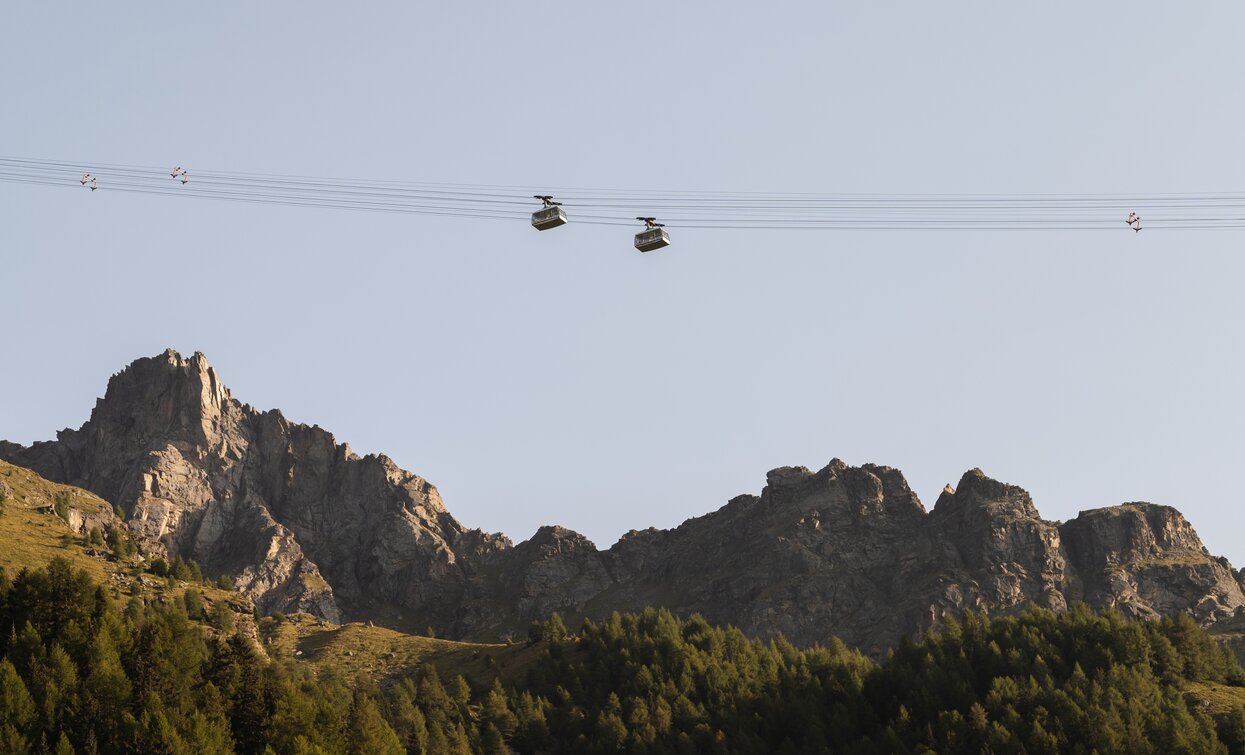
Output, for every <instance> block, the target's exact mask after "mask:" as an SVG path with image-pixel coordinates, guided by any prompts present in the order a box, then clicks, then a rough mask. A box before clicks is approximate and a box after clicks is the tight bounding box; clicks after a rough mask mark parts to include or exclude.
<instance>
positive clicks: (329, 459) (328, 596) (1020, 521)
mask: <svg viewBox="0 0 1245 755" xmlns="http://www.w3.org/2000/svg"><path fill="white" fill-rule="evenodd" d="M0 458H2V459H5V460H6V461H9V462H11V463H14V464H19V465H22V466H27V467H30V468H31V469H34V470H35V471H36V472H38V473H39V474H41V475H43V476H44V477H47V478H49V479H51V480H54V481H56V482H60V483H65V484H71V485H77V486H79V487H83V488H86V489H88V490H91V491H92V492H94V493H96V494H97V495H99V496H101V497H102V498H104V499H106V500H109V501H111V502H114V503H117V504H119V505H121V506H122V508H123V509H124V512H125V514H126V520H127V523H128V525H129V527H130V529H131V530H132V531H133V532H134V534H135V535H136V536H137V537H140V538H142V539H144V541H146V542H147V543H149V544H150V546H151V547H153V548H155V549H156V550H164V551H166V552H167V553H168V554H170V555H182V556H183V557H186V558H194V559H196V560H197V561H198V562H199V563H200V564H202V565H203V567H204V569H205V570H206V571H207V572H208V573H210V574H228V575H230V576H231V577H232V578H233V579H234V582H235V584H236V585H237V586H238V588H239V589H240V590H241V591H242V592H243V593H245V594H247V595H248V596H249V597H251V598H252V600H254V601H255V603H256V604H257V605H258V606H259V607H260V609H261V610H264V611H273V610H281V611H287V612H289V611H300V610H301V611H307V612H309V613H312V614H315V615H319V616H321V617H323V618H325V619H328V620H329V621H333V622H335V623H340V622H341V621H342V620H343V619H347V618H364V617H367V618H377V619H379V620H381V621H389V622H390V623H393V624H394V625H397V626H402V627H405V628H408V629H409V628H418V629H422V628H423V627H424V626H432V627H433V628H435V629H436V630H437V632H438V634H439V635H442V636H449V637H457V638H463V639H490V640H495V639H497V638H498V637H504V636H514V635H516V634H519V633H521V632H522V631H523V629H524V627H525V626H526V624H527V623H528V622H530V621H531V620H533V619H538V618H544V617H545V616H547V615H548V614H549V613H550V612H552V611H560V612H562V613H563V614H564V615H567V616H568V618H571V619H575V618H578V617H581V616H584V617H594V618H595V617H600V616H602V615H608V614H609V613H610V612H611V611H613V610H638V609H642V608H644V607H647V606H649V605H655V606H665V607H668V608H670V609H672V610H674V611H676V612H679V613H684V614H686V613H692V612H699V613H702V614H704V615H705V616H706V617H707V618H708V619H709V620H710V621H714V622H719V623H731V624H735V625H737V626H740V627H741V628H743V629H744V630H745V631H747V632H749V633H751V634H754V635H759V636H773V635H775V634H778V633H782V634H785V635H786V636H788V637H789V638H791V639H793V640H795V641H801V642H815V641H828V640H829V638H830V637H831V636H835V635H837V636H840V637H842V638H843V639H844V640H845V641H847V642H849V643H850V644H853V645H857V646H861V647H865V648H870V649H876V650H878V651H880V650H881V649H882V648H884V647H885V646H887V645H889V644H890V643H893V642H894V641H895V640H896V639H897V638H898V637H900V636H904V635H908V634H911V633H913V632H919V631H922V630H925V629H928V628H930V627H933V626H937V625H938V624H940V623H941V622H942V621H943V619H944V618H945V617H947V616H954V615H956V614H958V613H959V612H961V611H963V610H965V609H977V610H985V611H990V612H999V611H1004V612H1005V611H1012V610H1018V609H1019V608H1020V607H1022V606H1023V605H1025V604H1027V603H1030V602H1032V603H1036V604H1038V605H1041V606H1044V607H1048V608H1052V609H1055V610H1063V609H1065V608H1067V607H1068V606H1069V605H1070V604H1071V603H1073V602H1078V601H1081V602H1086V603H1089V604H1090V605H1091V606H1094V607H1097V608H1106V607H1114V608H1118V609H1120V610H1122V611H1123V612H1125V613H1127V614H1130V615H1139V616H1158V615H1161V614H1164V613H1171V612H1174V611H1188V612H1190V613H1192V614H1193V615H1195V616H1196V617H1197V619H1198V620H1199V621H1200V622H1201V623H1202V624H1204V625H1210V624H1213V623H1215V622H1216V621H1220V620H1223V619H1225V618H1230V617H1234V616H1235V615H1236V613H1237V612H1238V610H1242V609H1245V594H1243V593H1242V590H1241V583H1240V580H1239V577H1238V575H1237V574H1236V573H1235V572H1234V571H1233V570H1232V569H1231V566H1230V564H1228V562H1227V561H1226V559H1216V558H1214V557H1212V556H1211V555H1210V554H1209V552H1207V551H1206V549H1205V547H1204V546H1203V545H1202V544H1201V541H1200V539H1199V538H1198V537H1197V534H1196V532H1195V531H1194V530H1193V528H1192V526H1191V525H1190V524H1189V523H1188V522H1187V521H1186V520H1185V519H1184V517H1183V516H1182V515H1181V514H1180V513H1179V512H1178V511H1176V510H1175V509H1172V508H1170V507H1164V506H1158V505H1155V504H1148V503H1131V504H1122V505H1120V506H1114V507H1104V508H1101V509H1093V510H1088V511H1083V512H1081V513H1080V514H1079V515H1078V516H1077V517H1076V518H1074V519H1070V520H1068V521H1067V522H1051V521H1047V520H1044V519H1042V518H1041V516H1040V514H1039V512H1038V510H1037V508H1036V506H1035V505H1034V504H1033V501H1032V499H1031V498H1030V496H1029V494H1028V493H1027V492H1025V491H1024V490H1023V489H1022V488H1019V487H1016V486H1014V485H1009V484H1006V483H1003V482H999V481H997V480H993V479H991V478H989V477H988V476H986V475H985V473H984V472H982V471H981V470H979V469H973V470H969V471H968V472H966V473H965V474H964V475H963V476H962V477H961V479H960V481H959V483H958V484H957V485H956V486H955V487H954V488H953V487H951V486H948V487H947V488H946V489H945V490H944V491H943V493H942V494H941V495H940V496H939V497H938V499H937V501H936V502H935V504H934V506H933V508H932V509H930V510H928V511H927V510H926V509H925V506H924V505H923V504H922V503H921V501H920V499H919V497H918V496H917V495H916V494H915V493H914V492H913V491H912V490H911V489H910V488H909V486H908V483H907V481H906V480H905V479H904V477H903V475H902V473H901V472H899V470H897V469H894V468H891V467H886V466H881V465H876V464H865V465H861V466H858V467H853V466H850V465H848V464H846V463H845V462H843V461H841V460H839V459H833V460H832V461H831V462H830V463H829V464H827V465H826V466H825V467H823V468H822V469H820V470H817V471H813V470H810V469H807V468H805V467H779V468H777V469H774V470H771V471H770V472H769V473H767V475H766V485H765V487H764V488H763V490H762V491H761V493H760V494H759V495H749V494H745V495H740V496H736V497H735V498H732V499H731V500H730V501H729V502H727V503H726V505H724V506H722V507H721V508H719V509H718V510H716V511H713V512H710V513H707V514H704V515H702V516H699V517H693V518H691V519H688V520H687V521H685V522H684V523H682V524H681V525H679V526H678V527H675V528H672V529H668V530H659V529H654V528H649V529H644V530H632V531H630V532H628V533H626V534H625V535H623V536H622V537H621V538H619V540H618V541H617V542H615V543H614V544H613V545H611V546H610V547H609V548H606V549H604V550H602V549H598V548H597V546H596V545H595V544H594V543H592V541H590V540H589V539H588V538H586V537H584V536H583V535H582V534H579V533H577V532H574V531H573V530H568V529H566V528H563V527H559V526H556V525H548V526H544V527H541V528H539V529H538V530H537V532H536V533H535V534H534V535H533V536H532V537H531V538H529V539H527V540H525V541H522V542H520V543H518V544H514V543H512V542H511V541H510V539H509V538H506V537H505V536H504V535H500V534H495V533H488V532H484V531H482V530H479V529H470V528H466V527H464V526H463V525H461V524H460V523H459V522H458V521H457V520H456V519H455V518H454V517H453V516H452V515H451V514H450V513H449V511H448V509H447V508H446V507H445V504H444V502H443V501H442V500H441V497H440V494H439V492H438V491H437V489H436V487H435V486H433V485H432V484H431V483H430V482H429V481H427V480H425V479H424V478H422V477H420V476H418V475H416V474H413V473H410V472H407V471H405V470H403V469H401V468H399V467H398V466H397V465H396V464H394V463H393V461H392V460H391V459H389V458H388V457H387V456H385V455H383V454H369V455H366V456H359V455H357V454H355V453H354V452H353V451H351V450H350V448H349V446H348V445H347V444H345V443H339V442H337V440H336V439H335V438H334V436H333V435H332V434H331V433H329V432H328V431H327V430H324V429H322V428H320V427H318V426H315V425H312V426H308V425H303V424H299V423H293V422H290V421H289V420H287V419H286V418H285V417H284V416H283V415H282V414H281V412H280V411H278V410H275V409H274V410H268V411H260V410H258V409H255V408H254V407H251V406H250V405H249V404H244V403H242V402H240V401H238V400H237V399H235V398H233V396H232V394H231V393H230V391H229V389H228V388H226V387H225V385H224V384H223V382H222V381H221V380H220V378H219V376H218V375H217V373H216V371H215V369H214V368H213V367H211V365H209V364H208V362H207V359H206V357H204V356H203V355H202V354H200V353H195V354H194V355H193V356H191V357H188V358H186V357H182V356H181V355H180V354H178V353H177V352H176V351H173V350H172V349H169V350H166V351H165V352H163V353H162V354H159V355H157V356H155V357H148V358H143V359H139V360H136V361H135V362H133V363H132V364H131V365H129V366H128V367H126V368H125V369H124V370H122V371H121V372H119V373H117V374H116V375H114V376H113V377H112V378H111V379H110V380H109V384H108V390H107V392H106V393H105V396H104V397H103V398H101V399H99V400H98V401H97V402H96V405H95V408H94V409H93V411H92V413H91V417H90V419H89V420H88V421H87V422H85V423H84V424H83V425H82V427H81V428H79V429H78V430H63V431H61V432H60V433H58V434H57V439H56V440H55V441H43V442H36V443H34V444H31V445H30V446H29V447H27V446H21V445H18V444H13V443H8V442H4V441H0Z"/></svg>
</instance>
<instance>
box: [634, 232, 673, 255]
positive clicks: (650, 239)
mask: <svg viewBox="0 0 1245 755" xmlns="http://www.w3.org/2000/svg"><path fill="white" fill-rule="evenodd" d="M663 246H670V234H668V233H666V229H665V228H649V229H646V230H643V231H640V232H639V233H637V234H636V235H635V248H636V249H639V250H640V251H641V252H651V251H654V250H657V249H661V248H662V247H663Z"/></svg>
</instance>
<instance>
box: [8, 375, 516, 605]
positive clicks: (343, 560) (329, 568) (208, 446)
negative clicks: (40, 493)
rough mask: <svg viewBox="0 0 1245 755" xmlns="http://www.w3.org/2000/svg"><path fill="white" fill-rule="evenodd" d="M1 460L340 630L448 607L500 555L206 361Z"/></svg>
mask: <svg viewBox="0 0 1245 755" xmlns="http://www.w3.org/2000/svg"><path fill="white" fill-rule="evenodd" d="M0 457H3V458H5V459H6V460H10V461H12V462H13V463H15V464H20V465H22V466H27V467H30V468H32V469H34V470H35V471H37V472H39V473H40V474H42V475H43V476H45V477H47V478H49V479H52V480H56V481H63V482H65V483H67V484H72V485H77V486H79V487H84V488H87V489H88V490H91V491H92V492H94V493H96V494H97V495H100V496H101V497H103V498H105V499H107V500H110V501H113V502H116V503H119V504H121V506H122V507H123V508H124V509H125V512H126V514H127V517H128V520H129V525H130V527H131V529H133V530H134V531H135V532H136V533H137V534H138V535H139V536H141V537H143V538H144V539H145V540H146V541H148V542H149V543H151V544H152V545H154V546H155V547H157V548H163V549H165V550H167V551H168V552H169V553H170V554H180V555H182V556H183V557H187V558H194V559H196V560H197V561H199V563H200V564H201V565H202V566H203V568H204V569H205V570H207V571H208V573H211V574H221V573H223V574H230V575H232V576H233V577H234V582H235V584H236V585H237V586H238V588H239V589H240V590H241V591H242V592H244V593H246V594H247V595H249V596H250V597H251V598H252V599H254V600H255V601H256V603H257V605H259V607H260V608H261V609H262V610H277V609H280V610H285V611H294V610H304V611H309V612H312V613H315V614H318V615H321V616H323V617H325V618H327V619H329V620H332V621H339V620H340V619H341V618H342V616H343V615H344V614H343V607H345V608H347V609H356V610H357V609H361V608H363V607H365V606H367V605H369V604H371V603H374V602H378V601H383V602H392V603H397V604H401V605H407V606H411V607H413V608H416V609H419V608H422V607H423V606H425V604H428V603H429V602H432V603H438V604H439V603H443V602H446V601H451V600H453V597H454V596H455V595H456V594H457V593H458V592H460V591H461V590H462V585H463V583H464V582H465V581H466V575H465V574H464V572H463V569H462V567H461V565H460V564H459V561H460V559H461V558H462V557H463V556H478V555H480V554H482V553H487V552H488V551H490V550H492V549H496V548H499V547H507V546H509V542H508V541H506V540H505V539H504V538H500V537H497V536H486V535H484V534H482V533H480V532H475V531H468V530H465V529H464V528H462V527H461V526H460V525H459V524H458V522H456V521H455V520H454V518H453V517H451V516H450V515H449V513H448V512H446V510H445V507H444V505H443V504H442V503H441V497H440V496H439V495H438V494H437V491H436V488H434V487H433V486H432V485H430V484H429V483H428V482H427V481H426V480H423V479H422V478H420V477H417V476H415V475H413V474H410V473H408V472H404V471H403V470H401V469H398V468H397V466H395V465H394V464H393V462H391V461H390V460H389V459H388V458H386V457H384V456H366V457H359V456H357V455H356V454H354V453H352V452H351V451H350V449H349V447H348V446H346V445H345V444H338V443H337V442H336V441H335V440H334V438H333V436H332V435H330V434H329V433H328V432H326V431H324V430H321V429H320V428H318V427H307V426H306V425H299V424H294V423H291V422H289V421H287V420H286V419H285V418H284V417H282V416H281V414H280V412H277V411H268V412H260V411H257V410H255V409H253V408H251V407H250V406H247V405H244V404H242V403H240V402H238V401H237V400H235V399H234V398H233V397H232V396H230V394H229V390H228V389H227V388H225V386H224V385H223V384H222V383H221V382H220V380H219V379H218V377H217V375H216V371H215V370H214V369H212V367H211V366H210V365H208V363H207V360H206V359H205V358H204V357H203V355H202V354H195V355H194V356H193V357H190V358H189V359H185V358H182V357H181V356H180V355H178V354H177V353H176V352H174V351H172V350H169V351H166V352H164V353H163V354H161V355H159V356H156V357H152V358H150V359H140V360H138V361H136V362H134V363H133V364H132V365H130V366H129V367H127V368H126V369H125V370H123V371H122V372H121V373H119V374H117V375H115V376H113V378H112V380H110V381H109V384H108V391H107V393H106V395H105V396H104V398H102V399H100V401H99V402H98V403H97V404H96V406H95V409H94V411H93V412H92V413H91V419H90V420H89V421H88V422H87V423H86V424H85V425H83V426H82V428H81V429H79V430H76V431H75V430H65V431H62V432H61V433H60V434H59V435H58V437H57V440H56V441H54V442H47V443H36V444H34V445H33V446H31V447H30V448H21V447H18V446H15V445H13V444H3V445H0Z"/></svg>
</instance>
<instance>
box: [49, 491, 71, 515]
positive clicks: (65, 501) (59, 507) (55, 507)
mask: <svg viewBox="0 0 1245 755" xmlns="http://www.w3.org/2000/svg"><path fill="white" fill-rule="evenodd" d="M52 511H54V512H56V515H57V516H58V517H60V518H61V519H64V520H65V521H66V522H68V521H69V493H67V492H63V491H62V492H60V493H57V494H56V496H55V497H53V498H52Z"/></svg>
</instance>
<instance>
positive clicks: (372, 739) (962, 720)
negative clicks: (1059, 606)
mask: <svg viewBox="0 0 1245 755" xmlns="http://www.w3.org/2000/svg"><path fill="white" fill-rule="evenodd" d="M208 613H209V612H208V611H206V610H205V609H204V607H203V605H202V603H201V601H200V598H199V596H198V595H197V593H196V594H195V595H193V596H192V597H191V598H190V599H185V598H184V599H180V600H170V601H169V602H168V603H167V604H161V603H152V604H145V603H144V602H143V601H142V600H141V599H139V598H137V597H135V598H130V599H129V600H128V602H126V603H124V604H119V603H116V602H114V601H113V599H111V598H110V597H109V591H108V590H107V589H106V588H105V587H104V586H102V585H99V584H97V583H95V582H94V581H93V580H92V578H91V577H90V576H89V575H88V574H87V573H86V572H84V571H81V570H74V569H73V568H72V567H71V566H70V565H69V563H68V562H66V561H63V560H56V561H53V562H52V563H51V564H50V565H49V566H48V568H47V569H42V570H24V571H22V572H21V573H20V574H18V575H17V576H16V577H14V578H12V579H10V578H8V577H6V576H4V575H2V574H0V753H57V755H61V754H64V753H112V752H136V753H229V752H237V753H247V754H249V753H256V754H262V753H267V752H273V753H343V752H344V753H395V754H397V753H403V752H411V753H430V754H435V755H441V754H442V753H507V752H510V751H512V750H517V751H518V752H522V753H537V752H543V753H591V752H602V753H605V752H611V753H612V752H628V753H681V752H686V753H700V752H705V753H821V752H847V753H853V752H859V753H874V752H885V753H903V752H910V753H918V752H996V753H1008V752H1013V753H1022V752H1023V753H1054V752H1074V753H1075V752H1084V753H1090V752H1094V751H1096V752H1100V753H1109V752H1129V753H1138V752H1140V753H1144V752H1155V753H1203V752H1245V709H1242V708H1239V707H1238V708H1236V709H1235V710H1233V711H1232V712H1231V713H1229V714H1226V715H1221V716H1220V717H1219V718H1218V719H1215V718H1212V717H1211V716H1210V715H1208V714H1207V713H1206V712H1204V711H1203V710H1202V709H1201V708H1200V707H1199V706H1197V705H1192V706H1191V705H1190V704H1189V703H1188V702H1186V699H1185V696H1184V695H1183V692H1182V690H1183V688H1184V686H1185V685H1187V684H1188V683H1189V682H1203V683H1208V682H1215V683H1219V684H1226V685H1233V686H1237V687H1241V686H1242V685H1245V675H1243V674H1242V671H1241V669H1240V668H1239V667H1238V666H1237V663H1236V661H1235V660H1234V658H1233V657H1232V656H1231V654H1229V653H1227V652H1226V651H1225V650H1224V649H1222V648H1221V647H1220V646H1219V645H1217V644H1216V643H1215V642H1214V641H1213V640H1212V639H1210V638H1209V637H1208V636H1207V635H1206V634H1205V633H1204V632H1203V631H1202V630H1201V629H1199V628H1198V627H1197V626H1196V625H1195V624H1194V623H1193V621H1192V620H1191V619H1189V618H1188V617H1184V616H1182V617H1178V618H1175V619H1168V620H1164V621H1160V622H1145V621H1134V620H1127V619H1124V618H1123V617H1121V616H1120V615H1119V614H1116V613H1106V614H1101V615H1100V614H1095V613H1093V612H1091V611H1089V610H1087V609H1085V608H1083V607H1082V608H1075V609H1073V610H1072V611H1069V612H1067V613H1064V614H1060V615H1056V614H1052V613H1049V612H1045V611H1040V610H1032V611H1028V612H1025V613H1023V614H1021V615H1019V616H1015V617H1008V618H997V619H991V618H986V617H983V616H978V615H972V614H970V615H968V616H966V617H965V618H964V620H963V621H961V622H959V623H955V622H950V623H948V624H947V626H946V627H945V628H944V629H942V630H941V631H939V632H937V633H934V634H932V635H930V636H928V637H926V638H924V639H922V640H920V641H916V642H906V643H904V644H902V645H900V646H899V647H898V648H896V649H895V651H894V652H893V653H891V654H890V655H889V657H888V658H887V659H886V660H884V661H883V662H881V663H875V662H873V661H871V660H869V659H868V658H865V657H864V656H862V655H860V654H859V653H857V652H855V651H852V650H850V649H848V648H846V647H844V646H843V645H842V644H840V643H833V644H831V645H830V646H828V647H814V648H808V649H799V648H795V647H793V646H792V645H790V644H789V643H787V642H785V641H783V640H781V639H779V640H776V641H773V642H758V641H754V640H750V639H748V638H747V637H745V636H744V635H743V634H742V633H741V632H739V631H738V630H735V629H729V628H727V629H723V628H717V627H713V626H710V625H709V624H708V623H707V622H705V621H704V620H703V619H701V618H699V617H693V618H691V619H688V620H680V619H677V618H676V617H674V616H673V615H671V614H670V613H668V612H666V611H659V610H648V611H645V612H643V613H641V614H627V615H618V614H615V615H614V616H612V617H611V618H610V619H609V620H607V621H604V622H601V623H593V622H585V623H584V624H583V626H582V627H581V629H580V631H579V632H578V633H571V632H568V631H567V629H566V627H565V626H564V625H563V623H562V621H561V619H559V618H558V617H557V616H556V615H555V616H554V617H552V618H551V619H550V620H549V621H548V622H542V623H539V624H537V625H535V626H534V627H533V629H532V632H531V633H530V642H531V643H532V644H533V645H535V649H534V650H529V651H526V652H535V651H539V653H538V654H539V658H538V659H537V660H536V661H535V662H534V663H532V664H531V665H530V666H528V667H527V668H526V669H525V670H524V671H522V672H516V673H517V674H518V676H516V677H514V678H503V679H498V680H494V681H492V683H491V684H488V685H481V686H479V687H476V688H473V687H472V685H471V684H469V683H468V682H467V680H465V679H463V678H462V677H456V678H454V679H449V680H442V679H441V678H440V677H439V675H438V674H437V672H436V669H435V668H433V667H432V666H431V665H428V666H425V667H424V668H423V669H421V670H420V671H419V672H417V673H415V674H414V675H412V676H410V677H407V678H404V679H401V680H399V681H397V682H396V683H394V684H391V685H387V687H386V688H385V689H383V690H382V689H381V688H379V687H377V686H376V685H375V683H374V682H372V681H370V680H367V679H343V678H341V677H340V676H338V675H336V674H334V673H333V671H332V670H331V669H330V670H324V671H322V672H321V673H320V674H319V675H318V676H313V675H312V673H311V672H310V671H309V670H308V667H307V665H306V664H302V663H300V662H297V661H282V662H275V661H268V660H266V659H265V658H264V657H263V656H262V655H261V654H260V653H259V651H258V650H257V648H256V646H255V644H254V642H253V641H252V640H251V639H250V638H248V637H246V636H244V635H243V634H240V633H234V634H229V633H228V632H221V631H217V630H215V629H211V628H210V626H211V625H213V624H215V625H216V626H218V627H219V623H218V622H209V617H208V616H207V614H208ZM1242 692H1243V693H1245V689H1243V690H1242ZM1243 699H1245V698H1243Z"/></svg>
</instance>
